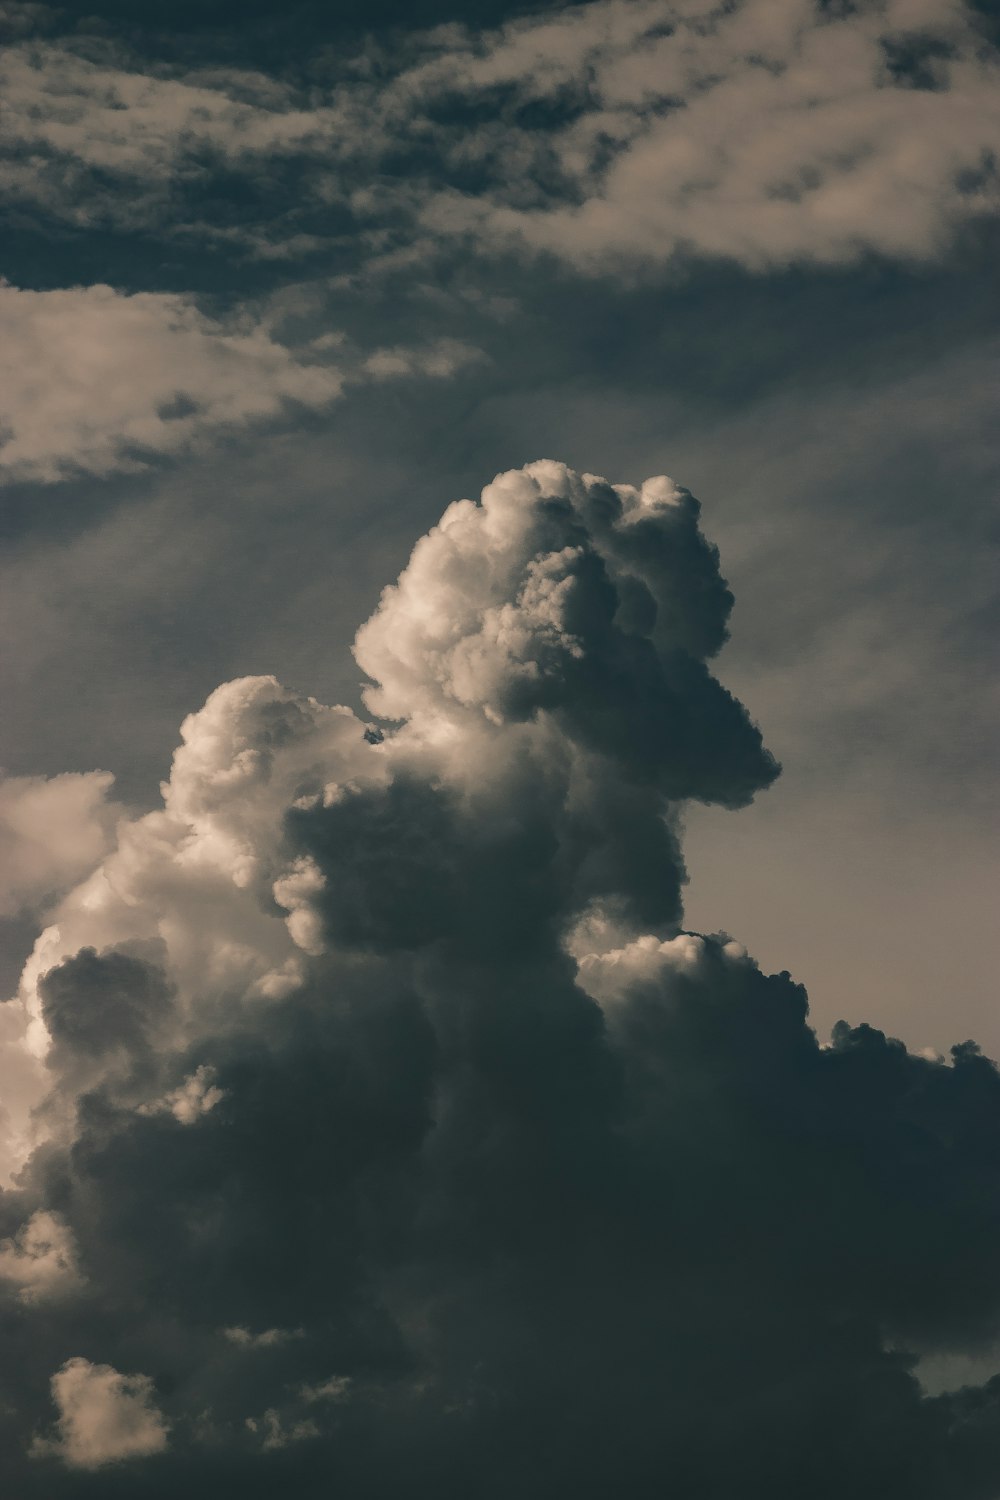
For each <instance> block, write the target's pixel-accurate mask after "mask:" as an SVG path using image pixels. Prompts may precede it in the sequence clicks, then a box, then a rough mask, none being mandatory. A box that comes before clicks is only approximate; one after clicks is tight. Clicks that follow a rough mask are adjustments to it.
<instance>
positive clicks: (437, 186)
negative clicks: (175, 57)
mask: <svg viewBox="0 0 1000 1500" xmlns="http://www.w3.org/2000/svg"><path fill="white" fill-rule="evenodd" d="M3 67H4V70H5V74H6V78H5V98H6V100H7V103H8V114H9V117H10V124H9V126H8V139H9V142H10V145H9V147H8V157H7V160H6V165H5V168H4V171H5V183H6V191H7V194H8V197H9V198H10V199H11V200H12V201H16V202H19V203H21V204H22V205H24V206H26V207H27V208H28V209H30V208H31V207H32V205H34V208H35V209H36V210H40V211H42V212H44V213H45V214H46V215H48V216H50V217H51V216H55V217H57V218H59V217H63V218H68V219H69V220H70V222H73V223H77V224H93V223H112V224H115V225H117V226H118V227H119V228H120V229H126V230H136V229H143V230H146V229H148V228H150V227H152V226H158V232H159V233H161V234H163V235H165V236H167V237H171V238H176V237H177V236H178V235H180V236H182V237H186V238H191V237H194V238H195V239H200V240H206V239H207V240H209V241H212V240H215V241H216V242H217V243H219V244H220V245H222V244H228V245H229V246H231V247H232V248H233V249H235V250H236V251H237V252H238V253H243V254H251V255H257V256H262V257H265V258H274V257H278V258H280V257H282V256H293V257H294V256H295V255H303V254H304V255H310V254H312V253H314V252H319V253H322V252H323V250H324V248H325V249H326V251H327V252H328V253H330V254H332V253H333V252H334V250H335V249H336V251H337V253H338V254H339V253H341V251H342V249H343V225H344V216H345V215H346V216H347V219H348V222H350V223H352V225H353V241H352V249H351V257H352V258H353V259H354V260H355V261H356V263H357V264H356V266H355V269H357V268H358V266H360V265H363V264H365V263H369V264H371V265H373V266H374V265H382V266H390V265H393V264H398V263H399V261H400V257H402V259H403V261H412V260H413V258H414V257H415V258H416V260H417V261H418V262H420V261H425V260H427V259H428V257H429V258H431V259H433V258H434V256H435V254H436V253H438V252H439V251H440V250H441V249H442V248H443V247H447V246H448V245H449V243H450V242H452V241H453V240H454V238H455V237H456V236H458V244H459V246H462V245H468V244H469V243H470V242H471V243H474V244H475V245H476V247H477V248H478V250H479V251H480V253H481V254H484V255H485V256H488V257H494V256H495V255H496V253H497V252H498V251H500V252H507V251H509V250H511V249H514V250H518V251H522V252H523V251H527V252H529V253H532V254H534V253H537V252H544V253H547V254H549V255H553V256H555V257H557V258H558V259H559V260H560V261H563V262H566V263H569V264H570V265H572V266H573V267H575V268H577V269H581V270H584V271H587V272H594V273H601V274H607V273H610V274H613V275H621V274H622V273H623V272H624V273H625V274H626V275H632V274H634V273H635V272H636V271H638V270H641V269H643V268H649V267H657V266H663V265H664V264H669V263H674V262H679V263H683V262H684V261H685V260H688V259H690V258H692V257H695V258H708V259H711V260H718V259H722V260H728V261H734V262H736V263H738V264H740V265H742V266H745V267H747V268H749V269H751V270H753V271H766V270H768V269H774V268H781V267H785V266H788V265H792V264H801V263H805V264H821V265H831V264H845V263H853V262H856V261H858V260H859V259H861V258H863V257H865V256H867V255H870V254H876V255H881V256H887V257H890V258H892V259H897V260H903V261H916V262H921V261H926V260H930V259H935V258H937V257H938V256H939V255H940V254H941V253H942V252H943V250H944V249H945V247H946V246H947V245H948V244H949V243H950V242H951V241H952V240H953V238H954V236H955V235H956V233H958V232H959V231H960V230H961V229H962V227H963V226H964V225H966V224H968V223H969V222H970V221H972V220H974V219H976V218H977V217H979V216H981V215H984V214H988V215H993V214H995V213H996V211H997V206H998V196H997V179H996V157H997V153H998V151H1000V107H998V105H997V97H998V89H997V73H998V64H997V57H996V52H995V50H994V49H993V48H992V47H991V46H990V44H989V42H988V40H987V38H986V34H985V31H984V28H983V27H982V25H981V24H980V21H979V18H978V16H977V13H976V12H975V11H974V10H973V9H972V8H970V7H968V6H966V5H964V4H962V3H958V0H887V3H884V4H883V3H876V0H864V3H861V4H859V5H854V6H850V7H830V6H825V5H822V4H820V3H818V0H786V3H781V4H775V3H774V0H743V3H741V4H738V5H733V6H720V7H712V6H707V5H705V4H703V3H701V0H677V3H675V0H641V3H637V0H629V3H623V0H592V3H590V4H582V5H575V6H568V7H565V8H563V9H560V11H559V12H558V13H557V14H555V15H553V14H551V13H550V12H546V13H543V14H541V15H535V16H528V17H521V18H518V19H515V20H512V21H509V22H508V23H507V24H506V25H504V26H502V27H500V28H498V29H493V30H488V29H487V30H484V29H476V28H474V27H462V26H450V27H441V28H437V29H436V30H431V31H427V32H419V31H411V32H410V33H402V32H400V33H397V34H396V37H395V40H394V41H393V42H384V43H383V44H382V46H381V49H380V51H379V53H378V55H377V57H373V56H372V55H371V54H370V50H369V52H363V53H361V54H360V55H356V56H346V57H344V56H339V55H338V57H337V59H336V62H335V63H333V62H330V61H327V62H325V63H324V64H323V65H321V66H319V67H318V68H317V67H316V66H315V65H314V66H313V67H312V69H311V77H310V82H309V85H308V86H305V85H302V86H300V87H295V86H294V85H292V84H290V83H289V82H287V81H286V80H284V79H277V78H272V77H268V76H266V75H264V74H261V73H251V72H241V71H239V70H236V69H230V70H229V71H226V70H214V71H213V70H210V69H204V70H203V71H202V72H201V73H186V74H183V75H182V76H173V77H171V76H169V70H168V69H167V68H165V67H164V66H163V65H160V64H154V63H153V62H151V61H143V60H142V59H139V58H135V57H127V58H126V57H123V58H121V59H119V60H118V61H115V60H114V58H113V57H110V56H108V55H107V49H105V57H104V60H102V61H100V62H98V61H94V60H92V59H91V58H88V57H87V56H85V55H84V50H83V48H82V47H81V44H80V43H76V44H74V46H73V47H70V46H68V45H67V44H65V43H62V44H58V45H57V44H53V43H37V42H36V43H28V42H25V43H22V44H21V45H20V46H15V47H13V48H11V49H10V50H9V53H8V55H7V58H6V60H5V62H4V64H3ZM289 173H291V174H292V177H293V179H294V189H295V190H294V191H293V192H291V193H290V192H288V191H286V189H285V187H284V185H283V178H284V177H285V176H287V175H288V174H289ZM213 174H222V176H225V175H226V174H229V175H230V176H232V175H233V174H235V176H236V177H237V178H239V179H241V180H242V181H243V183H244V184H245V191H244V200H246V201H243V202H242V208H241V211H240V213H239V214H238V215H237V216H236V217H235V218H234V216H233V214H232V213H229V214H228V215H227V216H226V217H225V218H224V219H223V218H222V217H213V213H212V210H211V208H210V207H208V208H206V206H205V204H204V197H205V194H204V191H203V189H204V185H205V184H206V183H208V182H211V181H212V179H213ZM186 195H188V197H187V199H186ZM331 207H333V208H334V209H335V210H336V211H335V212H334V213H333V214H332V215H331V212H330V210H331Z"/></svg>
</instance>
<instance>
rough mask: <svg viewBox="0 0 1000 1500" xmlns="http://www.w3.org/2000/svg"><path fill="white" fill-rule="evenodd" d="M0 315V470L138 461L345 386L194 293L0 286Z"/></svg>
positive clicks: (46, 474)
mask: <svg viewBox="0 0 1000 1500" xmlns="http://www.w3.org/2000/svg"><path fill="white" fill-rule="evenodd" d="M0 320H2V324H3V328H4V337H3V342H2V351H3V352H2V354H0V373H2V377H3V385H4V389H5V391H6V392H7V397H6V404H5V408H4V411H3V417H2V425H0V470H2V471H4V472H5V473H6V475H7V477H8V478H10V479H31V480H41V481H43V482H52V481H54V480H57V479H60V478H62V477H63V476H65V475H66V474H68V473H78V472H81V471H83V472H86V473H90V474H101V475H103V474H108V473H111V472H112V471H114V470H116V469H125V470H129V469H132V470H134V469H138V468H141V467H143V465H144V464H145V463H146V462H148V460H149V458H150V456H151V455H153V454H171V453H178V452H182V451H184V450H185V449H187V448H190V447H192V446H194V445H196V444H198V443H199V442H201V441H203V440H204V439H205V438H206V437H207V436H208V435H209V434H214V433H217V432H219V431H223V432H225V431H233V430H236V429H239V428H241V427H244V426H246V425H247V424H248V423H251V422H260V421H262V420H267V419H269V418H272V417H274V416H275V415H276V414H278V413H279V412H280V411H282V409H283V408H284V407H285V406H286V404H287V403H289V402H294V403H297V404H298V405H300V406H305V407H310V408H318V407H323V406H325V405H327V404H328V403H329V402H330V401H332V400H334V399H335V398H336V397H337V396H338V395H339V394H340V391H341V387H342V381H341V378H340V376H339V375H338V374H337V372H336V371H335V370H333V369H331V368H329V367H328V366H326V365H324V364H305V363H302V362H301V361H300V360H299V359H297V358H296V356H295V354H294V353H293V352H292V351H291V350H289V349H287V348H286V347H285V346H284V345H282V344H280V343H277V342H276V341H275V340H274V339H273V338H272V337H271V334H270V333H269V331H268V329H267V327H266V326H264V325H263V324H260V323H257V324H255V323H254V322H253V321H252V320H246V319H244V320H243V321H241V320H240V319H239V318H235V319H232V320H230V321H229V322H228V323H221V322H218V321H216V320H215V319H212V318H210V317H208V316H207V315H206V314H204V313H202V312H200V311H199V310H198V308H197V307H196V306H195V304H194V302H193V301H192V299H191V298H189V297H186V296H180V295H173V294H167V293H154V292H137V293H135V294H133V295H128V294H125V293H122V292H118V291H115V289H114V288H113V287H110V286H89V287H67V288H63V289H60V290H58V291H47V292H34V291H27V290H23V289H22V288H19V287H14V286H10V285H7V284H2V285H0Z"/></svg>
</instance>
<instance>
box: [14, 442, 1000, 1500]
mask: <svg viewBox="0 0 1000 1500" xmlns="http://www.w3.org/2000/svg"><path fill="white" fill-rule="evenodd" d="M731 604H732V596H731V594H730V592H729V590H728V588H727V586H726V584H725V582H724V580H723V579H722V577H721V574H720V571H719V559H718V556H717V554H716V552H715V550H714V549H713V548H712V546H711V545H710V544H709V543H708V542H707V541H706V539H705V538H704V536H703V534H702V532H701V530H700V525H699V507H698V504H697V502H696V501H695V500H694V499H693V497H692V496H691V495H690V494H689V493H688V492H687V491H686V490H685V489H683V488H682V487H681V486H679V485H677V484H675V483H673V482H672V481H671V480H668V479H666V478H664V477H662V476H660V477H657V478H654V479H650V480H647V481H646V482H645V483H644V484H643V485H641V486H638V487H633V486H631V485H613V484H609V483H607V482H606V481H605V480H603V479H600V478H597V477H595V476H592V475H579V474H576V473H574V472H573V471H571V470H569V469H567V468H566V467H565V466H564V465H562V464H558V463H555V462H551V461H544V462H539V463H534V464H529V465H527V466H526V467H525V468H524V469H519V470H514V471H511V472H508V473H505V474H501V475H499V476H498V477H497V478H496V479H495V480H494V481H493V483H492V484H490V485H488V486H487V487H486V489H485V490H484V491H483V493H482V497H481V499H480V500H479V501H472V500H467V499H466V500H460V501H458V502H456V503H455V504H452V505H451V506H449V507H448V508H447V510H445V512H444V514H443V516H442V518H441V520H440V522H439V524H438V525H437V526H436V527H434V528H433V529H432V530H431V531H430V532H429V533H428V534H427V535H426V536H425V537H423V538H422V539H421V541H420V542H418V544H417V546H416V547H415V549H414V551H413V555H412V557H411V559H410V561H409V564H408V565H407V567H406V568H405V569H404V571H403V572H402V573H401V575H400V577H399V579H398V581H397V582H396V583H395V584H394V585H393V586H392V587H390V588H388V589H386V590H385V592H384V593H383V595H382V598H381V601H380V603H379V605H378V607H377V609H376V611H375V613H374V614H373V615H372V617H371V618H370V619H369V620H368V622H367V623H366V624H365V625H363V626H362V628H361V630H360V631H359V632H358V635H357V638H356V642H355V654H356V659H357V661H358V664H359V666H360V667H361V668H362V669H363V671H364V672H365V673H366V675H367V677H368V678H369V686H368V687H367V689H366V693H365V708H366V713H367V714H368V716H369V717H367V718H361V717H359V716H357V715H356V714H355V713H353V712H352V711H351V710H349V709H347V708H339V707H338V708H328V707H324V706H323V705H321V704H320V703H318V702H317V701H316V700H314V699H312V698H308V697H304V696H302V695H301V694H296V693H294V692H291V691H288V690H286V689H284V688H283V687H281V686H280V684H279V683H278V682H277V681H276V680H275V679H274V678H271V677H266V676H261V677H255V678H243V679H240V680H237V681H234V682H230V683H227V684H225V685H223V686H222V687H220V688H218V689H217V690H216V691H215V692H214V693H213V694H212V695H211V697H210V698H209V700H208V702H207V703H206V704H205V706H204V707H203V708H202V709H201V710H200V711H199V712H197V713H195V714H192V715H191V717H190V718H189V719H188V720H186V722H185V724H184V726H183V728H182V744H181V746H180V748H179V749H178V751H177V752H176V755H175V757H174V762H173V767H172V770H171V774H170V777H169V780H168V781H167V782H165V784H164V787H163V805H162V807H161V808H160V809H158V810H157V811H154V812H152V813H149V814H147V815H146V816H144V817H140V818H136V819H133V820H131V821H129V820H125V821H123V822H122V823H121V824H120V825H119V829H118V834H117V842H116V845H115V847H114V849H113V850H112V851H111V852H110V853H108V854H107V855H106V856H104V857H103V858H102V859H101V862H100V863H99V864H98V865H97V867H96V869H95V870H94V871H93V873H91V874H89V875H88V876H87V878H86V879H85V880H84V881H83V883H82V884H80V885H79V886H77V887H76V889H74V890H73V891H71V892H70V894H69V895H67V896H65V897H63V898H62V900H61V901H60V902H59V904H58V905H57V906H56V907H55V908H54V910H53V912H52V920H51V924H50V926H49V927H48V928H47V930H46V931H45V933H44V934H43V935H42V937H41V938H40V939H39V941H38V944H37V945H36V950H35V953H34V954H33V956H32V958H31V960H30V961H29V963H28V965H27V967H26V970H25V974H24V976H23V979H22V985H21V992H20V995H19V998H18V1000H17V1001H16V1002H13V1003H12V1008H11V1009H10V1010H9V1012H8V1015H9V1016H10V1017H16V1018H17V1019H16V1025H15V1024H14V1022H13V1021H11V1022H10V1024H9V1026H8V1032H7V1033H5V1036H6V1044H5V1045H6V1052H5V1055H4V1061H3V1069H4V1072H3V1074H2V1075H0V1076H2V1077H8V1076H17V1077H19V1078H22V1077H23V1076H25V1075H24V1069H25V1068H27V1067H28V1065H29V1061H30V1067H31V1068H32V1069H33V1070H34V1071H33V1072H31V1074H30V1076H31V1077H32V1078H33V1079H36V1080H37V1083H36V1085H35V1089H34V1097H33V1098H25V1097H23V1096H20V1097H19V1098H18V1099H16V1100H15V1099H12V1100H11V1101H10V1102H9V1104H8V1111H9V1122H8V1123H9V1130H8V1142H7V1150H8V1156H9V1162H10V1168H11V1171H12V1173H13V1176H12V1180H11V1186H10V1187H9V1188H8V1189H7V1190H6V1191H5V1192H4V1193H3V1195H2V1197H0V1239H2V1242H3V1243H2V1245H0V1295H2V1304H0V1307H2V1311H0V1316H2V1318H3V1326H4V1331H5V1338H6V1350H7V1357H6V1360H5V1364H4V1370H3V1375H2V1380H3V1392H2V1394H3V1400H2V1403H0V1427H2V1440H0V1451H2V1453H3V1455H4V1463H5V1465H6V1467H7V1475H6V1482H7V1485H8V1488H9V1489H10V1490H11V1492H12V1493H17V1494H18V1495H19V1496H24V1497H26V1500H31V1497H34V1496H36V1495H37V1496H43V1495H44V1496H45V1497H46V1500H59V1497H61V1496H67V1497H76V1496H80V1497H88V1496H95V1497H96V1496H98V1495H99V1496H102V1497H104V1496H111V1497H113V1496H116V1495H122V1496H125V1495H128V1496H134V1495H136V1494H141V1495H143V1496H146V1495H148V1496H150V1497H156V1496H160V1495H162V1496H167V1495H170V1496H174V1495H176V1493H177V1492H178V1488H179V1487H181V1486H183V1487H184V1488H185V1489H186V1490H187V1491H188V1492H189V1493H191V1494H192V1495H196V1496H197V1495H201V1494H205V1495H208V1494H209V1493H212V1494H217V1493H219V1492H220V1490H221V1491H223V1492H232V1493H239V1494H241V1495H247V1496H254V1495H260V1496H264V1495H271V1494H273V1493H274V1492H275V1490H276V1489H277V1490H281V1491H282V1492H288V1493H291V1494H295V1495H301V1496H305V1497H308V1496H314V1495H315V1496H317V1497H318V1496H320V1495H326V1494H329V1493H331V1492H335V1491H337V1490H338V1489H342V1490H343V1491H344V1492H345V1493H349V1494H352V1495H358V1496H370V1497H372V1500H383V1497H386V1500H387V1497H389V1496H392V1495H396V1494H398V1493H400V1492H401V1491H402V1490H404V1489H405V1490H407V1491H408V1492H410V1493H416V1494H418V1495H423V1494H427V1495H430V1494H432V1493H433V1494H437V1493H467V1494H470V1495H472V1496H475V1497H483V1500H490V1497H494V1496H496V1497H497V1500H499V1497H501V1496H505V1497H506V1496H509V1495H510V1494H512V1493H518V1494H524V1495H526V1496H529V1497H532V1496H537V1497H539V1500H541V1497H543V1496H544V1497H550V1500H551V1497H554V1496H555V1497H561V1496H570V1495H573V1496H595V1497H597V1496H606V1495H608V1494H609V1493H621V1494H625V1495H629V1496H635V1497H643V1496H647V1495H648V1496H653V1495H662V1494H664V1493H667V1494H670V1493H673V1494H678V1495H684V1496H690V1497H693V1500H716V1497H719V1500H721V1497H723V1496H731V1495H733V1494H738V1495H740V1496H742V1497H747V1500H758V1497H759V1500H765V1497H766V1500H777V1497H786V1496H787V1497H788V1500H792V1497H793V1496H794V1497H799V1496H801V1495H803V1494H808V1495H810V1496H817V1497H829V1500H835V1497H836V1500H842V1497H843V1496H844V1495H848V1494H850V1495H854V1496H858V1497H862V1500H864V1497H869V1496H870V1497H872V1500H874V1497H875V1496H879V1497H886V1496H892V1497H895V1496H898V1497H899V1500H904V1497H905V1500H946V1497H947V1500H974V1497H981V1500H988V1497H990V1496H992V1495H994V1494H995V1493H996V1492H997V1489H998V1487H1000V1425H998V1416H1000V1411H998V1407H1000V1380H998V1379H995V1380H992V1381H990V1382H988V1383H987V1384H985V1385H982V1386H976V1387H971V1388H966V1389H964V1390H962V1391H960V1392H957V1393H952V1394H944V1395H938V1396H934V1397H931V1396H928V1395H926V1394H925V1393H924V1390H923V1388H922V1386H921V1384H920V1381H919V1379H918V1378H917V1377H918V1372H919V1369H920V1364H919V1361H920V1360H921V1359H926V1358H928V1357H930V1356H933V1355H934V1354H935V1353H936V1352H942V1351H944V1352H956V1351H958V1352H960V1351H973V1352H974V1351H980V1352H981V1351H982V1350H983V1349H985V1348H987V1347H988V1346H989V1345H990V1343H991V1341H994V1340H995V1339H996V1338H997V1337H998V1336H1000V1286H998V1283H997V1278H996V1275H995V1266H996V1261H997V1255H998V1252H1000V1075H998V1073H997V1071H996V1069H995V1068H994V1066H993V1064H992V1063H991V1062H990V1061H988V1060H987V1059H986V1058H985V1057H983V1056H982V1055H981V1054H980V1052H979V1051H978V1049H977V1048H976V1047H975V1046H974V1045H973V1044H972V1043H969V1042H961V1041H960V1042H959V1044H958V1045H956V1047H955V1048H954V1049H953V1052H952V1054H951V1056H950V1058H949V1059H948V1060H944V1059H941V1058H938V1057H934V1056H924V1055H915V1054H912V1053H910V1052H908V1051H907V1050H906V1048H905V1046H904V1045H903V1044H902V1043H901V1042H898V1041H894V1040H892V1039H890V1038H887V1037H886V1036H885V1035H884V1034H883V1033H882V1032H881V1031H879V1030H878V1029H876V1027H875V1026H874V1025H862V1026H859V1027H855V1028H851V1027H848V1026H846V1025H842V1026H840V1027H838V1028H836V1029H835V1031H834V1033H833V1035H832V1037H831V1038H830V1039H829V1040H826V1039H823V1040H821V1039H819V1038H818V1037H817V1036H816V1034H815V1033H814V1031H813V1030H812V1029H811V1027H810V1025H809V1019H808V1005H807V997H806V993H805V991H804V989H803V988H802V987H801V986H800V985H799V984H797V983H795V982H794V981H793V980H792V979H791V977H790V976H789V975H788V974H787V973H778V974H765V973H763V972H761V970H760V969H759V968H758V966H757V965H756V964H755V963H754V961H753V959H752V958H751V957H750V956H748V954H747V953H746V952H745V950H744V949H743V948H742V947H741V946H740V944H739V943H738V942H736V941H734V940H733V939H732V938H731V937H730V936H728V935H727V934H725V933H718V932H717V933H708V934H696V933H693V932H690V931H687V930H686V929H685V927H684V919H683V911H682V900H681V898H682V891H683V886H684V880H685V871H684V865H683V858H682V854H681V844H680V838H681V831H682V814H683V808H684V805H685V804H686V803H690V802H711V803H717V804H720V805H722V806H726V807H732V808H738V807H740V806H743V805H746V804H747V803H748V802H749V801H750V800H751V798H752V797H753V796H754V795H755V794H756V793H758V792H760V791H762V790H764V789H765V788H766V787H768V786H769V785H770V784H771V783H772V782H773V781H774V779H775V777H776V775H777V770H778V768H777V765H776V763H775V761H774V760H773V758H772V757H771V756H770V755H769V753H768V752H767V750H766V749H765V747H764V745H763V743H762V738H761V735H760V733H759V731H758V730H757V728H756V727H755V725H754V723H753V721H752V719H751V718H750V716H749V714H748V713H747V711H746V709H745V708H744V707H743V706H742V705H741V704H740V703H738V702H737V701H736V700H735V699H734V698H733V697H732V696H731V694H729V693H728V692H727V691H726V689H725V688H724V687H723V686H722V684H721V683H720V681H719V680H718V678H717V677H716V676H715V675H714V673H713V671H712V669H711V668H710V665H709V664H710V663H711V662H712V661H713V659H714V657H715V655H716V654H717V653H718V651H719V650H720V648H721V647H722V645H723V643H724V641H725V639H726V633H727V622H728V617H729V612H730V608H731ZM779 794H780V793H775V794H774V795H779ZM875 1019H876V1020H877V1017H876V1018H875ZM29 1105H30V1106H32V1108H31V1109H30V1110H29Z"/></svg>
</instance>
